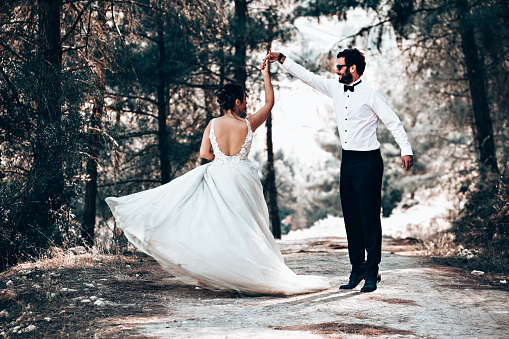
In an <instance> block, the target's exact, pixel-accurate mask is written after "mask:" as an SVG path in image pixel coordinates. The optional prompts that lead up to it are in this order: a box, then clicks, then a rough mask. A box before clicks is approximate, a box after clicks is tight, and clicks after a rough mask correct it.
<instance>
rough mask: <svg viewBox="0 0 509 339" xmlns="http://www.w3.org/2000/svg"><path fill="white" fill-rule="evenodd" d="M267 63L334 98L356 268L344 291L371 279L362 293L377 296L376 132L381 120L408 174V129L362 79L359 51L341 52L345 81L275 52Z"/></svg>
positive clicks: (378, 160)
mask: <svg viewBox="0 0 509 339" xmlns="http://www.w3.org/2000/svg"><path fill="white" fill-rule="evenodd" d="M264 60H269V61H270V62H271V63H272V62H275V61H278V62H279V63H281V65H282V66H283V68H284V69H285V70H286V71H287V72H289V73H290V74H292V75H293V76H295V77H297V78H298V79H300V80H301V81H302V82H304V83H306V84H308V85H310V86H311V87H313V88H315V89H317V90H318V91H319V92H321V93H323V94H325V95H327V96H329V97H331V98H332V102H333V104H334V110H335V113H336V121H337V125H338V131H339V136H340V139H341V146H342V148H343V151H342V162H341V174H340V180H339V185H340V196H341V206H342V208H343V216H344V219H345V227H346V234H347V238H348V253H349V256H350V263H351V264H352V271H351V274H350V279H349V281H348V283H347V284H345V285H341V286H340V288H341V289H352V288H355V287H357V285H359V283H360V282H361V281H362V280H365V282H364V286H363V287H362V289H361V292H373V291H374V290H376V288H377V283H378V281H380V276H379V275H378V265H379V263H380V260H381V257H382V225H381V223H380V209H381V191H382V175H383V161H382V157H381V155H380V143H379V142H378V140H377V137H376V127H377V125H378V120H379V119H380V120H382V122H383V123H384V124H385V126H386V127H387V129H388V130H389V131H390V132H391V133H392V135H393V136H394V139H396V142H397V143H398V145H399V147H400V148H401V161H402V167H403V168H405V170H407V171H408V170H409V169H410V168H411V167H412V166H413V164H414V158H413V155H412V148H411V146H410V143H409V142H408V138H407V135H406V133H405V130H404V129H403V125H402V124H401V121H400V120H399V118H398V116H397V115H396V114H395V113H394V112H393V111H392V110H391V108H390V107H389V104H388V103H387V101H386V100H385V97H384V96H383V94H382V92H380V90H378V89H377V88H375V87H374V86H372V85H371V84H367V83H365V82H363V81H362V80H361V79H360V77H361V76H362V74H363V73H364V69H365V67H366V61H365V58H364V54H363V53H361V52H360V51H359V50H358V49H345V50H344V51H342V52H339V53H338V55H337V64H336V69H335V73H336V74H337V75H338V80H339V82H338V81H336V80H334V79H326V78H323V77H320V76H318V75H316V74H314V73H312V72H310V71H308V70H307V69H305V68H304V67H302V66H300V65H299V64H297V63H296V62H294V61H293V60H291V59H290V58H288V57H286V56H285V55H284V54H282V53H277V52H269V54H268V55H267V56H266V57H265V59H264ZM366 253H367V256H366Z"/></svg>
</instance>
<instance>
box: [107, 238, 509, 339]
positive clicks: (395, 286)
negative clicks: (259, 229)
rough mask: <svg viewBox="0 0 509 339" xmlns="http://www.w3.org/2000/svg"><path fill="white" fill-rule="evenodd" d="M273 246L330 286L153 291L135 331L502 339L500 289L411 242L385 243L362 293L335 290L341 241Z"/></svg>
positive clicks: (342, 262) (507, 310) (505, 324)
mask: <svg viewBox="0 0 509 339" xmlns="http://www.w3.org/2000/svg"><path fill="white" fill-rule="evenodd" d="M280 244H281V248H282V250H283V252H284V253H285V260H286V262H287V264H288V265H289V266H290V267H291V268H292V269H293V270H294V271H296V272H298V273H300V274H320V275H325V276H327V277H328V278H329V279H330V280H331V283H332V286H333V287H332V288H331V289H329V290H327V291H323V292H320V293H314V294H310V295H302V296H295V297H287V298H275V297H257V298H253V297H236V296H232V295H229V294H215V293H212V292H208V291H203V290H194V291H191V292H190V293H185V294H182V295H179V297H178V298H175V295H174V294H173V293H172V292H171V291H169V292H167V293H164V295H162V296H161V297H162V299H163V300H165V305H166V307H167V314H166V315H162V314H161V315H158V316H156V317H153V318H151V317H148V318H144V319H139V320H140V321H137V322H136V326H137V331H136V332H137V334H140V335H144V336H147V337H157V338H371V337H377V336H380V337H384V338H509V304H508V302H509V293H508V292H507V291H504V290H500V289H496V288H494V287H492V286H490V285H487V284H486V282H485V281H484V280H482V279H477V278H476V277H473V276H471V275H469V274H468V273H467V272H464V271H462V270H459V269H453V268H447V267H443V266H440V265H437V264H433V263H431V262H430V260H429V259H428V258H425V257H418V256H411V255H410V256H409V255H408V254H412V252H411V251H412V250H413V248H412V246H409V245H408V244H406V246H405V244H401V243H399V244H398V243H395V242H386V243H385V246H384V256H383V263H382V266H381V274H382V279H383V280H382V282H381V283H380V285H379V289H378V290H377V291H375V292H373V293H362V294H361V293H359V289H360V286H359V288H357V289H356V290H354V291H340V290H338V286H339V285H340V284H341V283H342V282H344V281H345V280H346V279H347V277H348V273H349V272H348V270H349V266H348V254H347V251H346V249H345V248H344V247H345V245H346V243H345V242H344V240H343V239H339V238H336V239H313V240H311V241H309V240H308V241H301V242H281V243H280ZM401 251H403V252H401ZM398 252H399V253H398ZM396 253H398V254H396ZM404 254H406V255H404ZM161 283H162V284H170V283H171V282H170V281H165V282H161ZM117 323H121V321H119V322H117ZM111 325H113V323H112V319H108V320H107V321H106V322H105V323H104V328H103V329H102V335H104V336H106V333H107V332H108V331H109V330H112V329H113V328H114V326H113V328H112V327H110V328H109V330H108V327H109V326H111ZM113 333H114V331H113V332H112V334H113Z"/></svg>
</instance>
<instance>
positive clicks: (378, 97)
mask: <svg viewBox="0 0 509 339" xmlns="http://www.w3.org/2000/svg"><path fill="white" fill-rule="evenodd" d="M282 66H283V68H284V69H285V70H286V71H287V72H289V73H290V74H292V75H293V76H295V77H297V78H298V79H300V80H302V81H303V82H304V83H305V84H308V85H309V86H311V87H313V88H315V89H317V90H318V91H320V92H321V93H323V94H325V95H327V96H329V97H331V98H332V101H333V103H334V111H335V112H336V121H337V124H338V131H339V137H340V139H341V145H342V147H343V149H344V150H349V151H372V150H375V149H378V148H380V143H379V142H378V139H377V137H376V128H377V126H378V119H380V120H382V122H383V123H384V125H385V126H386V127H387V129H388V130H389V131H390V132H391V133H392V135H393V136H394V139H395V140H396V142H397V143H398V145H399V147H400V148H401V156H404V155H412V147H411V146H410V142H409V141H408V137H407V135H406V132H405V130H404V128H403V124H402V123H401V121H400V120H399V118H398V116H397V115H396V113H394V112H393V110H392V109H391V108H390V106H389V104H388V103H387V100H385V97H384V96H383V94H382V92H380V90H378V89H377V88H376V87H374V86H372V85H370V84H367V83H365V82H364V81H362V82H361V83H358V82H359V81H360V79H359V80H357V81H356V83H354V84H353V85H355V87H354V92H351V91H346V92H345V90H344V85H343V84H341V83H340V82H339V81H338V80H337V79H326V78H324V77H321V76H319V75H316V74H314V73H312V72H310V71H308V70H307V69H305V68H304V67H302V66H301V65H299V64H297V63H296V62H295V61H293V60H292V59H290V58H288V57H286V58H285V61H284V63H283V64H282Z"/></svg>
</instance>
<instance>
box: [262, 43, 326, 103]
mask: <svg viewBox="0 0 509 339" xmlns="http://www.w3.org/2000/svg"><path fill="white" fill-rule="evenodd" d="M264 60H269V61H270V62H274V61H279V62H280V63H281V66H282V67H283V69H285V70H286V71H287V72H288V73H290V74H291V75H293V76H294V77H296V78H297V79H299V80H301V81H302V82H303V83H305V84H306V85H309V86H311V87H313V88H314V89H316V90H318V91H319V92H321V93H323V94H325V95H327V96H328V97H332V92H333V88H332V86H331V85H332V84H335V82H332V83H331V79H326V78H324V77H321V76H319V75H316V74H315V73H313V72H310V71H308V70H307V69H305V68H304V67H302V66H301V65H299V64H298V63H296V62H295V61H293V60H292V59H290V58H289V57H287V56H284V55H283V54H282V53H278V52H269V54H268V55H267V56H266V57H265V59H264Z"/></svg>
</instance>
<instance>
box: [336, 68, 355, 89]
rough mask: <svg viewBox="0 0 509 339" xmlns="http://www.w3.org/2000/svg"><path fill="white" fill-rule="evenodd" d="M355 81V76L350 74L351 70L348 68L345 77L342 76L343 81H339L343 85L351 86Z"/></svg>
mask: <svg viewBox="0 0 509 339" xmlns="http://www.w3.org/2000/svg"><path fill="white" fill-rule="evenodd" d="M352 81H353V75H352V73H350V70H349V69H348V68H347V69H346V72H345V75H343V76H341V79H339V82H340V83H342V84H346V85H348V84H350V83H351V82H352Z"/></svg>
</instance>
